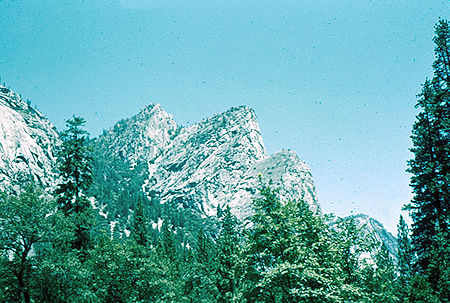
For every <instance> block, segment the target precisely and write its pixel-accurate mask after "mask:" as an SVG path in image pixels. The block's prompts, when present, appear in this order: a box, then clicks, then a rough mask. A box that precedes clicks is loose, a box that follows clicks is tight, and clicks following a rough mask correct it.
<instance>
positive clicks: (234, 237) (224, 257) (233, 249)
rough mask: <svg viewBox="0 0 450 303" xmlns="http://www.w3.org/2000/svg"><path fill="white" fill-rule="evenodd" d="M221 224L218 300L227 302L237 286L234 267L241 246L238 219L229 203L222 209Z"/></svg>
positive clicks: (218, 239) (218, 242)
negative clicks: (232, 212)
mask: <svg viewBox="0 0 450 303" xmlns="http://www.w3.org/2000/svg"><path fill="white" fill-rule="evenodd" d="M218 215H219V214H218ZM220 225H221V230H220V233H219V236H218V238H217V248H218V256H217V261H218V267H217V274H218V275H217V288H218V291H219V295H218V297H217V302H223V303H226V302H230V301H231V299H232V297H233V295H234V291H235V288H236V278H235V274H234V267H235V264H236V261H237V254H238V246H239V238H238V233H237V220H236V218H235V217H234V216H233V215H232V214H231V210H230V207H229V206H228V205H227V206H226V207H225V209H224V210H222V211H221V222H220Z"/></svg>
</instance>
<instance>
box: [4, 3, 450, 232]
mask: <svg viewBox="0 0 450 303" xmlns="http://www.w3.org/2000/svg"><path fill="white" fill-rule="evenodd" d="M449 12H450V1H448V0H445V1H443V0H441V1H438V0H436V1H431V0H430V1H411V0H409V1H402V0H397V1H381V0H380V1H378V0H372V1H366V0H354V1H350V0H349V1H340V0H335V1H331V0H330V1H320V0H315V1H308V0H297V1H264V0H259V1H238V0H228V1H216V0H210V1H194V0H191V1H181V0H179V1H176V0H175V1H167V0H164V1H163V0H158V1H151V0H148V1H144V0H129V1H127V0H122V1H115V0H110V1H94V0H85V1H76V0H72V1H62V0H61V1H54V0H53V1H47V0H40V1H32V0H23V1H20V0H16V1H13V0H0V76H1V81H2V82H6V84H7V85H8V86H10V87H11V89H13V90H15V91H17V92H19V93H21V95H22V97H23V98H24V99H30V100H31V101H32V104H34V105H35V106H37V108H38V109H39V110H40V111H41V112H43V113H44V114H45V115H47V116H48V118H49V119H50V120H51V121H53V122H54V123H55V125H56V126H57V127H58V129H63V128H64V120H65V119H67V118H70V117H71V116H72V114H77V115H81V116H83V117H84V118H85V119H86V120H87V129H88V131H89V132H90V133H91V135H92V136H96V135H98V134H99V133H101V131H102V130H103V129H108V128H109V127H111V126H112V125H113V124H114V123H115V122H117V121H118V120H120V119H121V118H126V117H130V116H132V115H134V114H136V113H137V112H138V111H139V110H140V109H141V108H142V107H143V106H145V105H146V104H148V103H152V102H153V103H160V104H161V105H162V106H163V108H164V109H165V110H166V111H167V112H169V113H171V114H173V116H174V118H175V120H176V121H177V122H178V123H179V124H182V125H190V124H192V123H195V122H198V121H200V120H201V119H203V118H205V117H208V116H211V115H212V114H214V113H219V112H222V111H225V110H227V109H228V108H230V107H232V106H237V105H242V104H245V105H248V106H251V107H253V108H254V109H255V111H256V113H257V115H258V118H259V122H260V126H261V131H262V135H263V138H264V142H265V145H266V148H267V151H268V152H269V153H273V152H275V151H277V150H280V149H282V148H289V149H292V150H294V151H295V152H297V153H298V155H299V156H300V158H301V159H302V160H303V161H305V162H306V163H307V164H308V165H309V166H310V167H311V169H312V173H313V177H314V179H315V182H316V189H317V193H318V196H319V200H320V203H321V206H322V209H323V210H324V211H326V212H335V213H336V214H338V215H346V214H350V213H359V212H362V213H366V214H368V215H370V216H372V217H374V218H376V219H378V220H379V221H381V222H382V223H383V224H384V225H385V227H387V228H388V229H389V230H390V231H392V232H396V224H397V222H398V217H399V214H400V209H401V207H402V205H403V204H404V203H406V202H408V200H409V199H410V198H411V195H410V188H409V186H408V184H409V175H408V174H407V173H406V172H405V169H406V161H407V160H408V159H409V158H411V154H410V152H409V151H408V148H409V147H410V145H411V143H410V138H409V136H410V133H411V126H412V124H413V122H414V119H415V114H416V113H417V112H416V109H415V108H414V105H415V103H416V94H417V93H419V92H420V88H421V84H422V83H423V82H424V80H425V78H426V77H431V76H432V68H431V64H432V62H433V60H434V53H433V49H434V45H433V42H432V38H433V35H434V24H435V23H436V22H437V21H438V18H439V17H441V18H447V19H448V17H449Z"/></svg>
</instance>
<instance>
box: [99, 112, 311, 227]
mask: <svg viewBox="0 0 450 303" xmlns="http://www.w3.org/2000/svg"><path fill="white" fill-rule="evenodd" d="M143 138H145V140H143ZM94 144H95V146H96V147H97V148H98V149H100V150H103V152H101V153H102V154H103V155H108V156H109V157H112V158H115V159H117V160H119V159H121V160H122V161H124V162H125V163H126V165H128V166H129V168H130V170H133V169H135V166H136V165H137V163H140V164H141V165H142V164H143V163H144V164H145V165H146V166H147V171H148V176H147V177H146V179H145V181H144V185H143V188H144V191H145V192H146V193H147V194H148V195H150V196H151V197H153V198H154V199H157V200H158V201H160V203H162V204H166V203H168V204H175V205H177V206H183V207H184V208H192V209H196V210H198V211H200V212H201V213H203V214H205V215H208V216H212V215H215V214H216V212H217V209H218V208H219V207H224V206H225V205H229V206H230V207H231V209H232V211H233V212H234V213H235V215H236V216H237V217H238V218H241V219H243V218H246V217H247V216H248V215H249V214H250V212H251V201H252V197H253V196H254V194H255V193H256V191H257V188H258V184H259V177H258V176H261V177H260V178H261V181H262V182H264V183H266V182H269V180H272V182H273V184H274V186H276V187H280V194H281V196H282V197H283V198H285V199H291V198H294V197H297V198H298V197H301V198H303V199H304V200H305V201H307V202H308V204H309V205H310V207H311V209H313V210H314V211H319V203H318V201H317V197H316V194H315V187H314V182H313V179H312V176H311V172H310V169H309V168H308V166H307V165H306V164H305V163H303V162H302V161H301V160H300V159H299V158H298V157H297V156H296V155H295V153H293V152H292V151H280V152H278V153H275V154H274V155H267V154H266V152H265V148H264V143H263V140H262V137H261V132H260V129H259V125H258V121H257V117H256V114H255V112H254V111H253V110H252V109H251V108H249V107H246V106H240V107H235V108H231V109H230V110H228V111H226V112H224V113H221V114H217V115H214V116H213V117H210V118H207V119H204V120H202V121H201V122H199V123H196V124H194V125H191V126H189V127H180V126H177V125H176V124H175V122H174V121H173V119H172V116H170V115H169V114H167V113H166V112H165V111H164V110H163V109H162V108H161V106H160V105H153V104H152V105H149V106H147V107H146V108H144V109H143V110H142V111H141V112H140V113H139V114H138V115H136V116H134V117H133V118H131V119H128V120H124V121H121V122H119V123H118V124H116V126H114V127H113V128H111V130H109V131H108V132H105V133H104V134H103V135H102V136H100V137H99V138H98V139H97V140H96V142H95V143H94ZM115 162H118V161H115ZM119 162H120V161H119ZM109 166H110V165H109ZM141 169H142V168H141ZM121 171H123V169H121ZM101 178H103V179H104V176H101Z"/></svg>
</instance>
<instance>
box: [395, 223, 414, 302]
mask: <svg viewBox="0 0 450 303" xmlns="http://www.w3.org/2000/svg"><path fill="white" fill-rule="evenodd" d="M397 228H398V235H397V244H398V261H397V271H398V278H397V282H396V286H397V296H398V297H399V299H400V302H406V298H407V296H408V290H409V288H410V285H411V279H412V274H413V270H412V265H413V253H412V248H411V239H410V236H409V229H408V226H407V225H406V222H405V220H403V216H400V220H399V222H398V225H397Z"/></svg>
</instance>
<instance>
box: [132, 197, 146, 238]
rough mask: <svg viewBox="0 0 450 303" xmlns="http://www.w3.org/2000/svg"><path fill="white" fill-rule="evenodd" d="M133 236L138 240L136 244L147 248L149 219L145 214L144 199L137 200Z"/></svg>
mask: <svg viewBox="0 0 450 303" xmlns="http://www.w3.org/2000/svg"><path fill="white" fill-rule="evenodd" d="M132 236H133V238H134V239H135V240H136V243H138V244H139V245H142V246H147V244H148V232H147V218H146V217H145V214H144V204H143V203H142V197H138V198H137V202H136V206H135V209H134V214H133V230H132Z"/></svg>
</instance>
